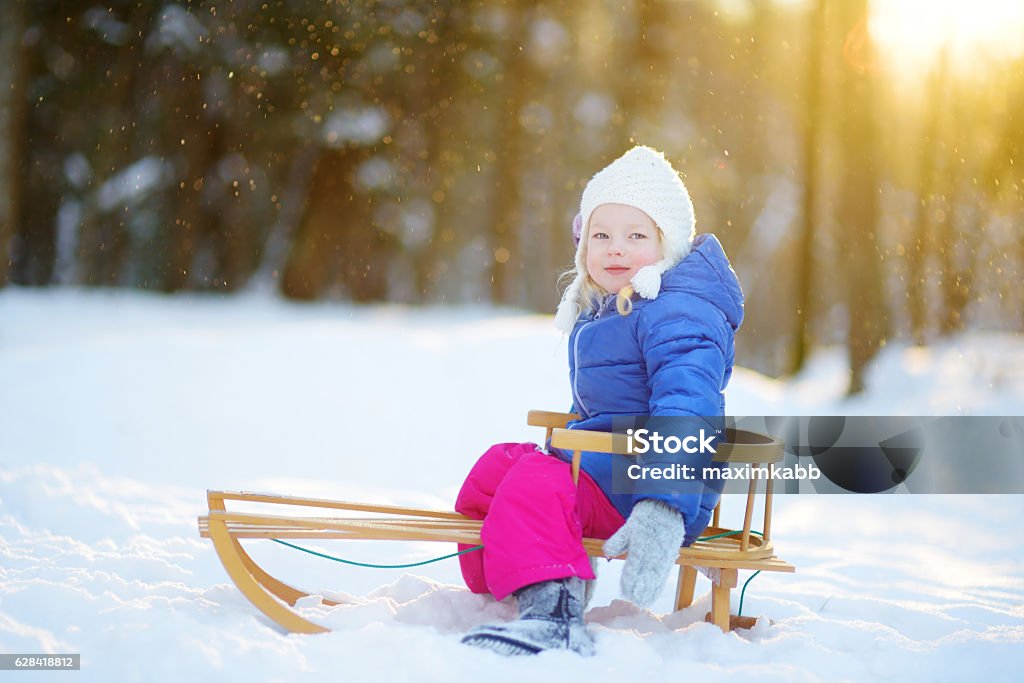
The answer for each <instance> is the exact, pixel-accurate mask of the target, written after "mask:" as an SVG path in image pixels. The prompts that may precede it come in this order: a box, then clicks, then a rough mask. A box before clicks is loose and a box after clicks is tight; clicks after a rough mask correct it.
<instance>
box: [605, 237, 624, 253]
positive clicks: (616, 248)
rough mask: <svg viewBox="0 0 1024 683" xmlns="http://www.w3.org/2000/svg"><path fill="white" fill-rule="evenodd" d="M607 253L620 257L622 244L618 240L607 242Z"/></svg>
mask: <svg viewBox="0 0 1024 683" xmlns="http://www.w3.org/2000/svg"><path fill="white" fill-rule="evenodd" d="M608 253H609V254H617V255H621V254H622V244H621V243H620V242H619V241H618V240H608Z"/></svg>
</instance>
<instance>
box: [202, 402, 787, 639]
mask: <svg viewBox="0 0 1024 683" xmlns="http://www.w3.org/2000/svg"><path fill="white" fill-rule="evenodd" d="M576 418H578V416H576V415H570V414H567V413H552V412H546V411H530V414H529V416H528V423H529V424H530V425H533V426H538V427H543V428H544V429H546V430H547V434H546V438H548V439H550V441H551V443H552V445H553V446H555V447H558V448H564V449H566V450H570V451H573V452H574V457H573V479H574V481H576V480H577V477H578V471H579V462H580V456H581V454H582V451H601V452H608V453H618V454H620V455H625V445H626V443H625V437H623V436H621V435H611V434H607V433H604V432H586V431H582V430H567V429H564V427H565V425H566V424H567V422H568V421H569V420H571V419H576ZM783 455H784V450H783V447H782V443H781V442H780V441H778V440H777V439H774V438H772V437H767V436H763V435H760V434H754V433H751V432H740V431H734V430H727V432H726V436H725V441H723V442H721V443H720V444H719V448H718V454H717V455H716V457H715V459H716V460H718V461H721V462H730V463H751V464H757V463H769V464H770V463H773V462H779V461H781V460H782V457H783ZM756 484H757V482H756V481H753V480H752V481H751V486H750V488H749V491H748V494H747V500H746V508H745V511H744V512H745V514H744V524H743V529H741V530H736V531H735V532H734V533H733V535H730V536H723V537H721V538H712V539H710V540H706V541H697V542H696V543H694V544H692V545H691V546H689V547H687V548H680V550H679V557H678V558H677V560H676V563H677V564H678V565H679V567H680V568H679V578H678V582H677V590H676V600H675V608H676V609H677V610H678V609H683V608H685V607H687V606H689V605H690V604H692V602H693V592H694V586H695V582H696V574H697V571H698V570H699V571H701V572H702V573H705V574H706V575H709V576H710V577H711V579H712V591H711V596H712V609H711V612H709V616H708V619H709V620H710V621H712V622H713V623H715V624H716V625H718V626H719V627H720V628H721V629H722V630H723V631H728V630H729V629H730V628H731V625H736V624H742V625H745V626H749V625H750V624H751V623H752V622H751V621H750V620H749V618H746V617H744V618H737V617H736V616H734V615H733V616H730V614H729V604H730V603H729V600H730V591H731V590H732V588H735V587H736V585H737V576H738V575H737V571H738V570H762V571H774V572H787V573H791V572H794V571H796V569H795V567H794V566H793V565H791V564H789V563H788V562H785V561H783V560H781V559H779V558H778V557H776V556H775V550H774V547H773V545H772V543H771V541H770V538H769V536H768V534H769V531H770V528H771V519H770V517H771V510H772V507H771V501H772V488H771V480H767V481H766V486H765V506H764V530H765V535H764V536H763V537H761V536H758V535H756V534H753V533H752V530H751V526H752V517H753V505H754V496H755V495H756V490H757V485H756ZM227 501H231V502H232V503H238V504H244V505H247V506H248V505H252V506H254V507H258V508H259V509H260V510H261V511H260V512H240V511H234V510H232V511H228V510H227V509H226V508H227V505H226V503H227ZM207 503H208V507H209V512H208V513H207V514H206V515H203V516H201V517H199V519H198V526H199V534H200V536H201V537H203V538H209V539H210V540H211V541H212V542H213V545H214V548H215V549H216V552H217V556H218V558H219V559H220V561H221V563H222V564H223V565H224V568H225V570H226V571H227V573H228V576H229V577H230V578H231V580H232V581H234V583H235V584H236V585H237V586H238V588H239V590H241V592H242V594H243V595H245V596H246V597H247V598H248V599H249V600H250V602H252V603H253V605H254V606H256V607H257V608H258V609H259V610H260V611H261V612H263V614H265V615H266V616H267V617H269V618H270V619H272V620H273V621H274V622H276V623H277V624H278V625H280V626H281V627H282V628H283V629H285V630H286V631H289V632H294V633H322V632H324V631H326V630H327V629H326V628H324V627H323V626H320V625H319V624H314V623H313V622H310V621H308V620H306V619H305V618H303V617H302V616H300V615H299V614H297V613H296V612H295V611H293V610H292V609H289V607H291V606H294V605H295V603H296V602H297V601H298V600H299V599H301V598H303V597H307V596H308V595H309V593H306V592H304V591H302V590H299V589H297V588H294V587H292V586H290V585H288V584H286V583H283V582H281V581H279V580H278V579H276V578H275V577H273V576H271V575H270V574H268V573H267V572H266V571H264V570H263V569H262V568H261V567H260V566H259V565H258V564H257V563H256V562H255V561H254V560H253V559H252V557H251V556H250V555H249V554H248V553H247V552H246V550H245V548H244V547H243V546H242V544H241V543H240V540H242V539H281V540H284V539H291V540H300V541H311V542H316V541H321V540H351V541H357V540H375V541H427V542H442V543H461V544H467V545H479V544H480V528H481V525H482V522H481V521H479V520H475V519H471V518H469V517H466V516H464V515H461V514H459V513H457V512H453V511H451V510H427V509H423V508H414V507H404V506H396V505H382V504H374V503H359V502H349V501H339V500H328V499H321V498H303V497H298V496H280V495H275V494H272V493H262V492H246V491H207ZM720 506H721V503H719V508H716V509H715V514H714V518H713V525H712V526H710V527H708V528H707V529H706V530H705V531H704V533H703V534H702V536H716V535H718V534H723V533H729V532H732V531H733V530H730V529H724V528H721V527H719V526H718V520H719V511H720ZM267 510H271V511H274V512H283V513H285V514H270V513H268V512H266V511H267ZM316 510H320V511H322V510H343V511H347V512H355V513H360V515H359V516H356V517H350V516H345V517H332V516H324V515H323V513H322V512H321V513H319V514H316V513H315V512H314V511H316ZM603 544H604V540H602V539H593V538H586V539H583V545H584V548H585V549H586V551H587V553H588V554H589V555H591V556H593V557H603V556H604V554H603V549H602V546H603ZM323 602H324V604H326V605H336V604H338V603H336V602H333V601H330V600H323Z"/></svg>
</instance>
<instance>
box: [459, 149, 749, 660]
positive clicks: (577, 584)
mask: <svg viewBox="0 0 1024 683" xmlns="http://www.w3.org/2000/svg"><path fill="white" fill-rule="evenodd" d="M573 227H574V230H573V233H574V237H575V238H576V241H577V249H576V266H575V269H574V270H573V272H572V274H573V275H574V276H575V278H574V280H573V281H572V284H571V285H570V286H569V287H568V289H566V291H565V294H564V296H563V297H562V301H561V303H560V304H559V306H558V313H557V315H556V319H555V321H556V324H557V325H558V326H559V327H560V328H561V329H562V330H563V331H565V332H566V333H568V334H569V335H570V336H569V383H570V386H571V387H572V396H573V407H572V411H573V412H574V413H577V414H579V415H580V418H579V419H578V420H575V421H573V422H570V423H569V425H568V426H569V428H570V429H589V430H600V431H612V419H613V418H621V417H623V416H641V415H650V416H698V417H708V416H721V415H724V414H725V399H724V396H723V393H722V391H723V390H724V389H725V386H726V385H727V384H728V382H729V377H730V375H731V374H732V367H733V357H734V337H735V333H736V330H737V329H738V328H739V326H740V323H741V321H742V320H743V294H742V292H741V290H740V285H739V282H738V281H737V279H736V274H735V273H734V272H733V270H732V268H731V267H730V265H729V261H728V259H727V258H726V256H725V253H724V251H723V250H722V246H721V244H719V242H718V240H717V239H716V238H715V237H714V236H713V235H710V234H702V235H700V236H695V234H694V215H693V205H692V204H691V202H690V197H689V194H688V193H687V191H686V187H685V186H684V185H683V182H682V180H681V179H680V177H679V174H678V173H677V172H676V171H675V169H673V168H672V166H671V164H670V163H669V162H668V161H667V160H666V159H665V157H664V156H663V155H662V154H661V153H659V152H656V151H654V150H653V149H651V148H649V147H634V148H633V149H631V150H630V151H628V152H627V153H626V154H624V155H623V156H622V157H620V158H619V159H616V160H615V161H614V162H612V163H611V164H610V165H609V166H608V167H607V168H605V169H603V170H602V171H600V172H599V173H597V175H595V176H594V177H593V178H592V179H591V180H590V182H589V183H588V184H587V187H586V189H584V191H583V198H582V201H581V202H580V214H579V216H577V217H576V221H575V222H574V225H573ZM549 451H550V453H549V452H548V451H545V450H542V449H540V448H539V447H538V446H536V445H534V444H532V443H523V444H520V443H502V444H496V445H495V446H492V447H491V448H490V449H489V450H488V451H487V452H486V453H484V454H483V456H481V458H480V459H479V461H477V463H476V465H474V467H473V469H472V471H470V473H469V476H468V477H467V479H466V481H465V483H464V484H463V486H462V489H461V491H460V492H459V496H458V499H457V501H456V505H455V508H456V510H458V511H459V512H461V513H463V514H465V515H468V516H470V517H473V518H475V519H482V520H483V527H482V529H481V540H482V542H483V545H484V548H483V550H482V551H478V552H474V553H467V554H464V555H461V556H460V561H461V566H462V574H463V577H464V578H465V580H466V584H467V585H468V586H469V588H470V590H472V591H473V592H475V593H488V592H489V593H491V594H492V595H493V596H494V597H495V598H496V599H498V600H501V599H503V598H505V597H506V596H507V595H510V594H514V595H516V597H517V600H518V608H519V619H517V620H516V621H512V622H509V623H504V624H493V625H485V626H481V627H478V628H476V629H474V630H472V631H470V632H469V633H468V634H467V635H466V636H465V637H464V638H463V640H462V642H464V643H467V644H469V645H474V646H477V647H481V648H486V649H490V650H493V651H496V652H500V653H502V654H535V653H537V652H540V651H542V650H547V649H569V650H573V651H575V652H578V653H580V654H583V655H589V654H593V651H594V641H593V637H592V636H591V635H590V633H589V632H588V631H587V629H586V627H585V626H584V624H583V609H584V607H585V604H586V599H587V596H588V593H589V592H590V591H589V590H588V587H589V586H590V583H589V582H591V581H592V580H593V579H594V578H595V573H594V567H593V566H592V564H591V562H590V561H589V559H588V557H587V553H586V551H585V550H584V547H583V544H582V539H583V538H584V537H593V538H605V539H608V540H607V541H606V543H605V544H604V551H605V553H606V555H608V556H609V557H614V556H618V555H622V554H624V553H627V552H628V557H627V559H626V564H625V567H624V568H623V572H622V583H621V589H622V593H623V594H624V595H625V597H627V598H629V599H630V600H632V601H633V602H635V603H636V604H638V605H641V606H647V605H650V604H651V603H652V602H653V601H654V600H655V598H656V597H657V596H658V593H659V592H660V590H661V588H662V587H663V586H664V584H665V580H666V579H667V577H668V574H669V572H670V571H671V569H672V567H673V566H674V563H675V559H676V557H677V555H678V552H679V548H680V546H687V545H689V544H691V543H693V541H694V540H695V539H696V538H697V536H699V535H700V533H701V532H702V531H703V530H704V528H705V527H706V526H707V524H708V521H709V519H710V516H711V512H712V510H713V509H714V507H715V505H716V504H717V502H718V497H719V493H718V491H720V489H718V490H715V489H714V488H709V487H699V488H698V489H690V490H689V491H688V492H684V493H680V492H678V491H659V490H647V491H646V492H632V493H629V492H627V493H623V492H621V490H620V489H619V488H618V487H613V486H612V473H613V460H614V459H615V458H619V457H621V456H614V455H609V454H606V453H584V454H583V458H582V462H581V470H580V475H579V483H578V485H574V484H573V482H572V477H571V474H570V467H569V464H568V462H567V460H568V455H567V454H566V453H563V452H561V451H559V450H558V449H549ZM698 471H699V470H698ZM709 486H710V484H709ZM613 489H614V490H613ZM694 490H696V492H693V491H694Z"/></svg>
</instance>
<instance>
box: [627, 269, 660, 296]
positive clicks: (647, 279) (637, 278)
mask: <svg viewBox="0 0 1024 683" xmlns="http://www.w3.org/2000/svg"><path fill="white" fill-rule="evenodd" d="M663 270H664V266H663V265H662V263H654V264H651V265H649V266H644V267H643V268H641V269H640V270H638V271H636V275H634V276H633V278H632V279H631V280H630V283H632V285H633V291H634V292H636V293H637V294H639V295H640V296H642V297H643V298H645V299H654V298H655V297H657V296H658V292H659V291H661V273H662V271H663Z"/></svg>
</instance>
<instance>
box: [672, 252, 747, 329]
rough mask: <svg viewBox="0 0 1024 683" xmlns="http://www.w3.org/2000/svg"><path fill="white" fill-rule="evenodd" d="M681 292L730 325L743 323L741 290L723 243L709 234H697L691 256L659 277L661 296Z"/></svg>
mask: <svg viewBox="0 0 1024 683" xmlns="http://www.w3.org/2000/svg"><path fill="white" fill-rule="evenodd" d="M666 292H684V293H686V294H690V295H692V296H696V297H699V298H701V299H704V300H705V301H707V302H709V303H711V304H712V305H714V306H715V307H717V308H718V309H719V310H721V311H722V313H724V314H725V317H726V319H727V320H728V321H729V324H730V325H731V326H732V328H733V330H734V331H735V330H737V329H739V327H740V325H741V324H742V322H743V290H742V288H741V287H740V281H739V279H737V277H736V272H735V271H734V270H733V269H732V265H730V263H729V257H727V256H726V255H725V250H724V249H722V243H721V242H719V241H718V238H717V237H715V236H714V235H712V234H711V233H704V234H701V235H697V237H696V238H695V239H694V240H693V248H692V250H691V251H690V254H689V255H688V256H687V257H686V258H684V259H683V260H682V261H680V262H679V263H678V264H677V265H676V266H675V267H674V268H672V269H671V270H669V271H667V272H666V273H665V274H664V275H662V280H661V293H662V294H664V293H666Z"/></svg>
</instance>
